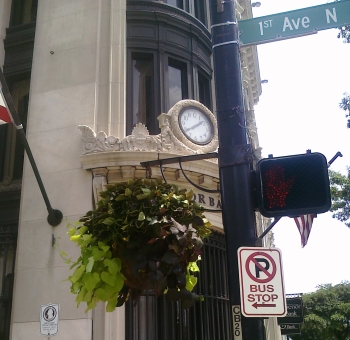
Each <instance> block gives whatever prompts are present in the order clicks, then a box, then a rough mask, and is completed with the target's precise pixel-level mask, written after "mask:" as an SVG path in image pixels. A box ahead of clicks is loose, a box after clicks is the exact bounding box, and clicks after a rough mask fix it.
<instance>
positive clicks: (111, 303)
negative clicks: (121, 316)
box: [106, 295, 117, 312]
mask: <svg viewBox="0 0 350 340" xmlns="http://www.w3.org/2000/svg"><path fill="white" fill-rule="evenodd" d="M116 305H117V295H116V296H115V297H113V298H112V299H110V300H108V303H107V306H106V312H113V311H114V310H115V306H116Z"/></svg>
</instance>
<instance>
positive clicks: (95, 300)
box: [85, 297, 97, 313]
mask: <svg viewBox="0 0 350 340" xmlns="http://www.w3.org/2000/svg"><path fill="white" fill-rule="evenodd" d="M96 304H97V298H96V297H93V298H92V300H91V301H90V302H89V303H88V305H87V308H86V309H85V313H87V312H88V311H89V310H90V309H94V308H95V307H96Z"/></svg>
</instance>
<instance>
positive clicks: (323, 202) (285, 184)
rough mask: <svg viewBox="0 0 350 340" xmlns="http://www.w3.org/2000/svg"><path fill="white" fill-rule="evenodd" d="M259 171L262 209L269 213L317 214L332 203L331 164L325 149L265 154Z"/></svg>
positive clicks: (279, 214)
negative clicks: (329, 168)
mask: <svg viewBox="0 0 350 340" xmlns="http://www.w3.org/2000/svg"><path fill="white" fill-rule="evenodd" d="M256 174H257V183H258V185H257V191H258V204H259V211H260V213H261V214H262V215H264V216H266V217H279V216H291V217H293V216H300V215H308V214H317V213H323V212H326V211H328V210H329V209H330V207H331V197H330V187H329V177H328V165H327V160H326V158H325V156H324V155H322V154H321V153H317V152H316V153H306V154H302V155H292V156H284V157H276V158H264V159H262V160H260V161H259V162H258V164H257V171H256Z"/></svg>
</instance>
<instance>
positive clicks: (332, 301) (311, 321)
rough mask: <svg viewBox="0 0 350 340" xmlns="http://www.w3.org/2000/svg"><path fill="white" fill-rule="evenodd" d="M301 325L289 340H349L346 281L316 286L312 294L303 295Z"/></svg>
mask: <svg viewBox="0 0 350 340" xmlns="http://www.w3.org/2000/svg"><path fill="white" fill-rule="evenodd" d="M303 304H304V324H303V325H302V327H301V334H300V335H292V336H290V337H291V338H292V339H293V340H349V339H350V282H347V281H345V282H342V283H340V284H337V285H335V286H332V285H331V284H323V285H319V286H318V289H317V291H316V292H313V293H310V294H304V296H303Z"/></svg>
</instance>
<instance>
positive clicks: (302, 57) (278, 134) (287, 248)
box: [252, 0, 350, 294]
mask: <svg viewBox="0 0 350 340" xmlns="http://www.w3.org/2000/svg"><path fill="white" fill-rule="evenodd" d="M252 2H253V1H252ZM324 3H326V1H323V0H261V6H260V7H258V8H254V9H253V15H254V17H258V16H264V15H269V14H275V13H280V12H285V11H291V10H295V9H300V8H306V7H311V6H316V5H322V4H324ZM337 33H338V30H336V29H329V30H325V31H321V32H319V33H317V34H313V35H309V36H304V37H298V38H294V39H289V40H284V41H277V42H272V43H267V44H261V45H258V56H259V66H260V75H261V79H266V80H268V83H266V84H262V95H261V96H260V99H259V103H258V104H257V105H256V107H255V117H256V124H257V127H258V136H259V142H260V146H261V147H262V149H263V150H262V154H263V157H267V156H268V155H269V154H273V156H285V155H293V154H302V153H305V152H306V150H308V149H311V151H312V152H321V153H323V154H324V155H325V156H326V158H327V160H330V159H331V158H332V157H333V156H334V155H335V154H336V153H337V151H340V152H341V153H342V154H343V157H342V158H338V159H337V160H336V161H335V162H334V163H333V165H332V167H331V169H333V170H336V171H340V172H342V173H344V174H345V173H346V166H347V165H348V166H350V129H347V126H346V123H347V121H346V118H345V111H343V110H341V109H340V108H339V102H340V101H341V99H342V97H343V93H344V92H349V93H350V67H349V61H350V44H344V43H343V42H342V40H341V39H337ZM272 230H273V233H274V238H275V241H274V243H275V246H276V247H277V248H279V249H280V250H281V252H282V261H283V272H284V281H285V290H286V293H287V294H294V293H308V292H312V291H315V290H316V289H317V288H316V286H317V285H319V284H326V283H331V284H333V285H334V284H338V283H340V282H341V281H344V280H348V281H350V264H349V262H348V259H349V257H350V256H349V255H350V246H349V245H350V229H349V228H347V227H346V226H345V224H343V223H341V222H339V221H337V220H336V219H333V218H332V213H330V212H328V213H324V214H319V215H318V216H317V218H316V219H315V220H314V223H313V226H312V230H311V234H310V237H309V241H308V243H307V245H306V246H305V247H304V248H301V243H300V242H301V241H300V235H299V231H298V229H297V227H296V224H295V222H294V220H293V219H291V218H288V217H283V218H282V219H281V220H280V221H279V222H278V223H277V224H276V225H275V226H274V228H273V229H272Z"/></svg>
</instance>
